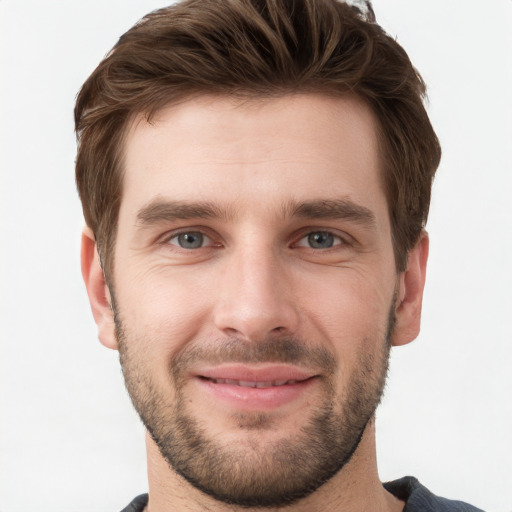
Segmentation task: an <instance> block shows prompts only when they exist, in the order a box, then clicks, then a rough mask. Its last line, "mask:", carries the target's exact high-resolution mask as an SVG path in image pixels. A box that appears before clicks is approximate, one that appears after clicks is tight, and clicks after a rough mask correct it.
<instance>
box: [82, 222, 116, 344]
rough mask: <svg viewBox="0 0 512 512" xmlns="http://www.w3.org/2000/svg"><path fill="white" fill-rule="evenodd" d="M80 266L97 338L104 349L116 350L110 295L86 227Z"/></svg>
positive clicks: (88, 229) (92, 240)
mask: <svg viewBox="0 0 512 512" xmlns="http://www.w3.org/2000/svg"><path fill="white" fill-rule="evenodd" d="M81 264H82V277H83V279H84V283H85V287H86V288H87V295H88V296H89V302H90V304H91V310H92V314H93V317H94V321H95V322H96V325H97V326H98V338H99V340H100V342H101V343H102V344H103V345H105V346H106V347H108V348H111V349H114V350H117V339H116V335H115V324H114V313H113V311H112V307H111V300H110V293H109V290H108V287H107V285H106V281H105V274H104V273H103V269H102V268H101V264H100V259H99V256H98V250H97V247H96V241H95V239H94V234H93V233H92V230H91V229H90V228H88V227H85V228H84V230H83V232H82V249H81Z"/></svg>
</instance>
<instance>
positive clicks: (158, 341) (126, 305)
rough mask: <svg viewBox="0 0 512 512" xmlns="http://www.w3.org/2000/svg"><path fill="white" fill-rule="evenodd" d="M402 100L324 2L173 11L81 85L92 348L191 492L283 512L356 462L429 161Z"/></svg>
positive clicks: (386, 62)
mask: <svg viewBox="0 0 512 512" xmlns="http://www.w3.org/2000/svg"><path fill="white" fill-rule="evenodd" d="M423 95H424V85H423V82H422V81H421V79H420V77H419V75H418V74H417V73H416V71H415V70H414V68H413V67H412V65H411V63H410V61H409V59H408V58H407V56H406V54H405V52H404V51H403V50H402V49H401V48H400V47H399V46H398V44H397V43H396V42H395V41H394V40H393V39H392V38H390V37H389V36H387V35H386V34H385V33H384V32H383V31H382V29H381V28H380V27H379V26H378V25H376V23H375V20H374V18H373V14H372V11H371V9H370V8H369V7H368V6H367V10H366V11H362V10H359V9H358V8H356V7H354V6H349V5H347V4H345V3H340V2H331V1H327V0H318V1H312V0H302V1H298V0H297V1H286V2H285V1H277V0H275V1H272V0H268V1H266V2H263V1H262V2H260V1H256V0H253V1H249V0H246V1H233V2H227V1H218V2H203V1H188V2H183V3H179V4H176V5H174V6H172V7H169V8H167V9H163V10H160V11H156V12H154V13H152V14H150V15H148V16H147V17H146V18H144V19H143V20H142V21H141V22H140V23H139V24H137V25H136V26H135V27H134V28H132V29H131V30H130V31H128V32H127V33H126V34H125V35H124V36H123V37H122V38H121V39H120V41H119V43H118V44H117V45H116V47H115V48H114V49H113V50H112V52H111V53H110V54H109V55H108V56H107V57H106V58H105V60H104V61H103V62H102V63H101V64H100V65H99V66H98V68H97V69H96V70H95V72H94V73H93V74H92V76H91V77H90V78H89V79H88V81H87V82H86V83H85V85H84V87H83V89H82V90H81V92H80V94H79V97H78V101H77V107H76V120H77V133H78V136H79V151H78V157H77V181H78V186H79V191H80V196H81V199H82V203H83V207H84V213H85V218H86V222H87V224H88V227H89V231H90V233H92V234H89V235H88V236H86V237H85V242H84V250H83V262H84V263H83V269H84V276H85V280H86V284H87V286H88V290H89V295H90V297H91V303H92V307H93V312H94V314H95V318H96V320H97V322H98V325H99V331H100V339H101V340H102V342H103V343H104V344H105V345H107V346H110V347H112V348H118V349H119V351H120V357H121V364H122V367H123V372H124V375H125V380H126V384H127V388H128V391H129V393H130V396H131V398H132V401H133V403H134V405H135V407H136V409H137V411H138V412H139V414H140V416H141V418H142V420H143V422H144V424H145V425H146V427H147V429H148V431H149V433H150V434H151V438H152V442H153V443H154V446H157V447H158V450H159V453H160V454H161V456H162V458H163V460H165V461H166V462H167V463H168V464H169V465H170V467H171V468H172V471H174V472H175V473H176V474H178V475H180V478H183V479H185V480H187V481H188V482H189V483H191V484H192V485H193V486H194V487H195V488H197V489H200V490H201V491H203V492H205V493H206V494H209V495H211V496H213V497H214V498H216V499H218V500H221V501H225V502H228V503H235V504H239V505H243V506H266V507H272V506H279V505H286V504H288V503H292V502H294V501H295V500H298V499H302V498H304V497H306V496H308V495H310V494H311V493H313V492H315V491H316V490H317V489H319V488H320V487H322V486H323V484H324V483H325V482H328V481H329V480H330V479H332V478H333V476H334V475H337V474H339V473H340V472H341V471H342V470H344V468H346V467H347V465H349V464H352V465H354V464H355V463H354V462H353V461H354V458H355V459H357V457H354V453H356V452H357V451H358V450H361V448H360V446H361V443H362V444H363V445H364V446H366V447H368V442H367V441H366V442H365V441H364V440H365V436H366V437H368V435H367V432H368V429H369V428H371V419H372V417H373V414H374V411H375V408H376V407H377V405H378V403H379V400H380V397H381V394H382V391H383V388H384V382H385V377H386V371H387V364H388V354H389V349H390V346H391V345H392V344H402V343H406V342H408V341H410V340H411V339H413V338H414V337H415V336H416V334H417V331H418V329H419V312H420V309H421V294H422V289H423V284H424V277H425V265H426V257H427V248H428V243H427V239H426V236H425V233H424V231H423V226H424V223H425V221H426V217H427V211H428V204H429V198H430V186H431V181H432V177H433V174H434V171H435V168H436V166H437V163H438V160H439V146H438V143H437V139H436V137H435V134H434V133H433V131H432V128H431V125H430V123H429V120H428V117H427V115H426V113H425V110H424V107H423V104H422V98H423ZM100 260H101V261H100ZM105 283H106V285H105ZM367 459H368V458H367V457H360V460H367ZM247 468H251V469H250V470H247Z"/></svg>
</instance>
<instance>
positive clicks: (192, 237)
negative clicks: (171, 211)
mask: <svg viewBox="0 0 512 512" xmlns="http://www.w3.org/2000/svg"><path fill="white" fill-rule="evenodd" d="M205 240H207V237H206V236H205V235H203V234H202V233H199V232H198V231H190V232H189V233H179V234H178V235H175V236H173V237H172V238H171V239H170V240H169V242H170V243H171V244H173V245H179V246H180V247H181V248H183V249H199V248H200V247H203V245H204V243H205Z"/></svg>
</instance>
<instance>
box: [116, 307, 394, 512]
mask: <svg viewBox="0 0 512 512" xmlns="http://www.w3.org/2000/svg"><path fill="white" fill-rule="evenodd" d="M114 311H116V309H114ZM394 318H395V316H394V306H393V307H392V308H391V310H390V315H389V319H388V322H387V326H386V330H385V336H384V337H383V338H384V339H383V340H382V350H381V352H380V353H378V354H373V353H369V354H367V353H365V354H361V355H360V357H359V365H358V367H357V368H354V369H353V374H352V376H351V378H350V381H349V384H348V385H347V387H346V389H345V390H344V393H343V397H339V396H337V392H336V389H335V385H334V380H335V379H334V376H335V374H336V373H337V371H338V368H337V363H336V360H335V358H334V357H333V355H332V354H331V353H329V352H328V351H327V350H326V349H324V348H310V347H308V345H307V344H306V343H305V342H304V341H303V340H298V339H293V338H289V337H288V338H272V339H268V340H265V341H262V342H261V343H252V344H247V343H246V342H243V341H239V340H229V341H227V342H226V341H224V342H218V343H216V344H215V345H213V346H212V347H215V348H211V349H208V348H204V347H203V348H199V347H196V348H194V347H191V348H190V349H189V350H187V349H185V350H184V351H183V352H181V353H179V354H177V355H176V356H175V357H174V358H173V359H172V361H171V365H170V369H169V372H170V379H169V382H172V383H173V384H174V388H175V396H176V399H175V401H174V403H169V400H168V399H166V393H165V390H164V389H161V386H160V387H159V386H158V385H157V383H156V382H155V381H154V379H153V377H152V371H151V368H150V367H149V365H148V364H147V363H146V362H145V360H144V359H142V358H141V357H140V355H139V354H140V353H139V354H135V353H134V351H132V350H131V347H133V346H138V347H146V346H150V345H151V340H150V339H130V337H129V333H128V331H127V330H126V326H125V325H124V323H123V322H122V321H121V319H120V315H119V314H118V313H116V314H115V319H116V334H117V337H118V341H119V354H120V361H121V366H122V370H123V374H124V378H125V384H126V388H127V390H128V393H129V395H130V398H131V400H132V402H133V405H134V407H135V409H136V410H137V412H138V414H139V416H140V418H141V420H142V422H143V423H144V425H145V427H146V429H147V430H148V432H149V433H150V435H151V437H152V439H153V440H154V442H155V443H156V445H157V446H158V448H159V450H160V453H161V455H162V456H163V458H164V459H165V460H166V461H167V463H168V464H169V466H170V467H171V469H172V470H174V471H175V472H176V473H178V474H179V475H181V476H182V477H183V478H184V479H185V480H187V481H188V482H189V483H190V484H192V485H193V486H194V487H196V488H197V489H199V490H201V491H202V492H204V493H205V494H207V495H209V496H211V497H213V498H214V499H216V500H219V501H221V502H224V503H227V504H232V505H238V506H241V507H254V508H258V507H259V508H271V507H279V506H285V505H290V504H292V503H294V502H296V501H298V500H300V499H302V498H305V497H306V496H308V495H310V494H311V493H313V492H314V491H316V490H317V489H318V488H319V487H320V486H322V485H323V484H324V483H325V482H327V481H328V480H329V479H331V478H332V477H333V476H334V475H335V474H336V473H338V472H339V471H340V470H341V469H342V468H343V467H344V466H345V465H346V464H347V463H348V462H349V460H350V458H351V457H352V455H353V454H354V452H355V451H356V449H357V447H358V445H359V443H360V441H361V438H362V436H363V433H364V431H365V428H366V426H367V424H368V422H369V421H370V419H371V418H372V417H373V415H374V412H375V409H376V408H377V406H378V404H379V402H380V400H381V397H382V394H383V390H384V387H385V382H386V376H387V370H388V362H389V351H390V345H391V343H390V339H391V334H392V331H393V326H394ZM365 341H367V340H365ZM363 345H367V343H363ZM370 345H371V344H370ZM198 360H201V361H205V360H206V361H207V362H209V363H212V362H219V363H220V362H239V363H253V362H262V361H264V362H284V363H290V364H294V363H303V364H304V365H305V366H306V367H308V365H309V366H311V365H312V364H313V363H314V364H317V365H322V368H323V374H324V375H325V378H323V381H322V385H323V392H322V394H323V400H322V401H321V402H320V403H318V404H317V406H316V407H315V408H314V409H313V410H312V411H311V412H310V413H309V417H306V418H305V423H304V425H302V426H301V427H300V429H299V430H298V432H297V433H296V434H295V435H293V436H290V435H287V436H283V437H281V438H278V439H275V440H273V441H266V442H263V443H261V442H260V439H261V437H262V436H261V435H259V434H260V433H261V432H264V431H266V430H269V429H272V428H273V419H272V417H271V416H269V415H267V414H265V413H260V414H255V413H247V414H245V413H240V414H239V415H238V416H237V417H236V418H234V420H236V421H237V422H238V426H239V428H240V429H245V432H246V434H247V435H246V437H245V439H246V442H244V443H240V444H239V445H238V446H236V445H234V444H233V443H232V442H231V443H228V442H227V441H225V440H223V439H219V437H218V436H217V437H216V438H213V437H212V436H211V435H210V434H209V432H208V425H207V421H208V419H207V418H197V417H195V416H194V415H193V414H191V413H190V411H188V409H187V399H186V396H185V391H184V389H185V386H186V381H185V379H184V374H185V372H186V370H187V368H188V367H189V365H190V363H191V362H193V361H198ZM277 421H278V420H277Z"/></svg>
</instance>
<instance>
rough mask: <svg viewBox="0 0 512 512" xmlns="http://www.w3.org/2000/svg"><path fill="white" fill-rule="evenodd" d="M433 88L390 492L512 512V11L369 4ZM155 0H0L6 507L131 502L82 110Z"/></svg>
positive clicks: (397, 384) (0, 310)
mask: <svg viewBox="0 0 512 512" xmlns="http://www.w3.org/2000/svg"><path fill="white" fill-rule="evenodd" d="M374 4H375V5H374V7H375V11H376V14H377V17H378V19H379V21H380V23H381V24H382V25H383V26H384V27H385V28H386V29H387V30H388V32H390V33H391V34H392V35H393V36H396V37H397V38H398V41H399V42H400V43H401V44H402V45H403V46H404V47H405V48H406V50H407V51H408V53H409V55H410V56H411V59H412V60H413V62H414V63H415V65H416V66H417V67H418V68H419V69H420V71H421V72H422V74H423V76H424V78H425V79H426V81H427V83H428V84H429V87H430V88H429V92H430V107H429V111H430V113H431V118H432V121H433V124H434V126H435V127H436V129H437V132H438V134H439V137H440V139H441V142H442V145H443V150H444V156H443V161H442V164H441V167H440V169H439V172H438V176H437V179H436V182H435V187H434V198H433V203H432V209H431V218H430V222H429V231H430V234H431V258H430V266H429V272H428V284H427V289H426V296H425V306H424V321H423V330H422V333H421V335H420V337H419V338H418V340H417V341H416V342H414V343H413V344H411V345H409V346H406V347H402V348H398V349H395V350H394V353H393V356H392V358H393V361H392V367H391V374H390V381H389V385H388V389H387V393H386V397H385V400H384V403H383V405H382V407H381V408H380V410H379V412H378V420H377V421H378V447H379V448H378V450H379V466H380V472H381V477H382V479H383V480H387V479H394V478H397V477H400V476H403V475H406V474H413V475H415V476H417V477H419V478H420V479H421V481H422V482H423V483H424V484H426V485H427V486H428V487H429V488H431V490H433V491H434V492H436V493H437V494H440V495H445V496H447V497H452V498H458V499H463V500H466V501H469V502H471V503H473V504H475V505H477V506H479V507H481V508H483V509H485V510H489V511H496V512H510V511H512V400H511V394H512V393H511V392H512V270H511V268H512V257H511V256H512V177H511V174H512V158H511V146H512V114H511V112H512V93H511V91H512V70H511V56H512V1H511V0H488V1H485V2H484V1H481V0H480V1H476V0H464V1H462V0H375V2H374ZM163 5H164V3H163V2H161V1H157V0H138V1H137V0H108V1H105V0H101V1H100V0H88V1H87V2H85V1H78V0H67V1H64V0H62V1H60V2H58V1H56V0H46V1H40V0H37V1H36V0H24V1H20V0H0V17H1V25H0V34H1V47H0V48H1V68H0V72H1V105H0V107H1V110H0V123H1V139H0V141H1V153H0V155H1V162H0V163H1V196H0V207H1V216H0V218H1V233H0V245H1V304H0V306H1V307H0V314H1V320H0V329H1V331H0V332H1V337H2V344H1V354H0V356H1V357H0V361H1V368H0V369H1V388H0V389H1V410H0V414H1V422H0V428H1V442H0V456H1V460H0V486H1V487H0V511H1V512H25V511H31V510H36V509H37V510H38V511H39V512H50V511H51V512H96V511H98V512H99V511H116V510H119V509H121V508H122V507H123V506H124V505H126V503H127V502H129V501H130V500H131V498H132V497H134V496H135V495H136V494H137V493H139V492H142V491H145V490H146V488H147V487H146V486H147V484H146V476H145V457H144V445H143V429H142V427H141V426H140V424H139V421H138V419H137V418H136V416H135V413H133V412H132V409H131V405H130V404H129V400H128V398H127V396H126V393H125V391H124V388H123V383H122V379H121V375H120V371H119V368H118V362H117V355H116V353H115V352H111V351H109V350H107V349H105V348H103V347H102V346H101V345H100V344H99V342H97V340H96V332H95V326H94V324H93V321H92V316H91V314H90V312H89V306H88V302H87V299H86V295H85V291H84V289H83V286H82V282H81V277H80V272H79V236H80V230H81V226H82V218H81V210H80V205H79V201H78V199H77V194H76V192H75V186H74V177H73V160H74V153H75V142H74V135H73V123H72V109H73V104H74V98H75V94H76V92H77V91H78V89H79V87H80V85H81V83H82V82H83V81H84V80H85V79H86V77H87V76H88V74H89V73H90V72H91V71H92V70H93V68H94V67H95V66H96V64H97V63H98V62H99V60H100V59H101V58H102V56H103V55H104V54H105V53H106V52H107V50H108V49H110V48H111V47H112V45H113V44H114V43H115V41H116V39H117V37H118V36H119V35H120V34H121V33H122V32H124V31H125V30H127V29H128V28H129V27H130V26H131V25H132V24H133V23H134V22H135V21H136V20H137V19H138V18H140V17H141V16H142V15H143V14H145V13H146V12H147V11H149V10H152V9H154V8H156V7H160V6H163Z"/></svg>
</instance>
